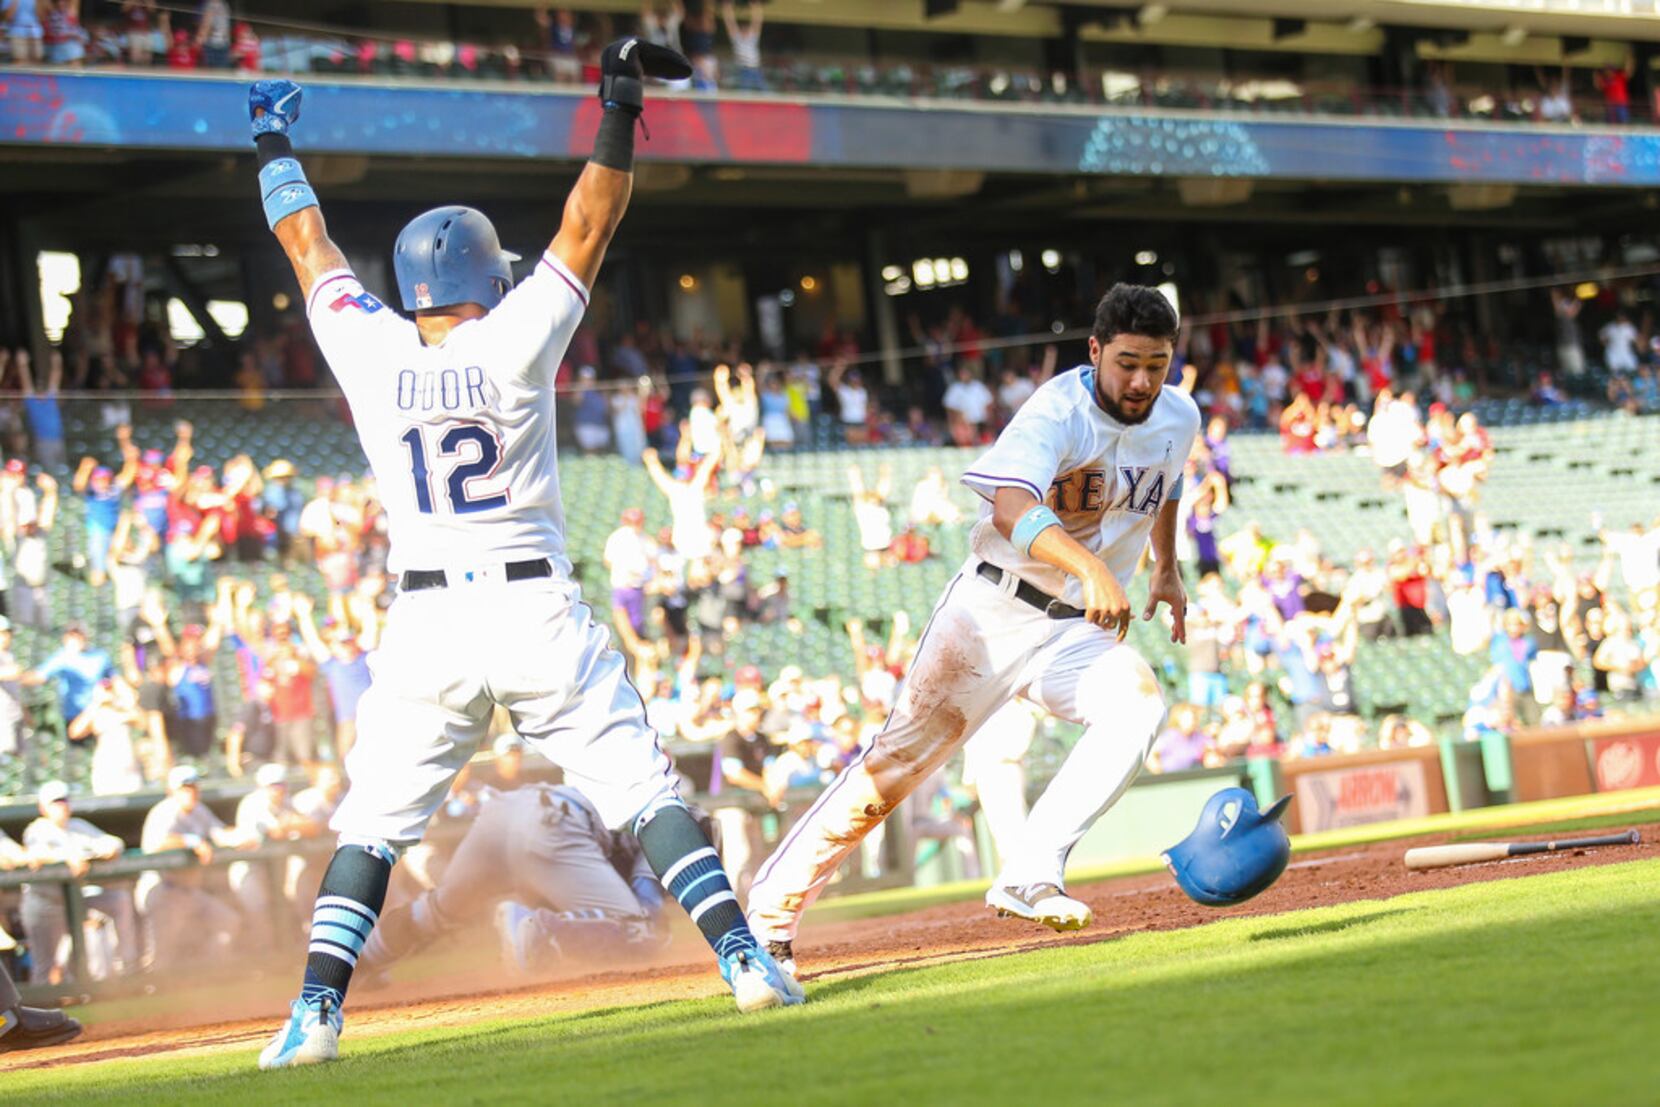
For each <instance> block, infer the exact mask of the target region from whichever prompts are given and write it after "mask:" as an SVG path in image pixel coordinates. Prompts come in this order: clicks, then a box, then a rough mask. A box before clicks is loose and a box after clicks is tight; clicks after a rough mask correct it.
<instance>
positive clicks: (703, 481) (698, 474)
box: [692, 454, 720, 488]
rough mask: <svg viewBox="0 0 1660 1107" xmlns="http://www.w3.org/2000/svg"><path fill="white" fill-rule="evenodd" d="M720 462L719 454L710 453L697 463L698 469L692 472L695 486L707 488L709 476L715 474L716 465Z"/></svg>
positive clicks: (693, 485)
mask: <svg viewBox="0 0 1660 1107" xmlns="http://www.w3.org/2000/svg"><path fill="white" fill-rule="evenodd" d="M719 464H720V455H719V454H710V455H708V456H707V457H705V458H704V459H703V460H702V461H700V462H698V463H697V469H696V470H694V471H693V473H692V487H693V488H707V487H708V486H709V478H710V477H712V476H714V475H715V466H717V465H719Z"/></svg>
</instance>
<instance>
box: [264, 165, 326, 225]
mask: <svg viewBox="0 0 1660 1107" xmlns="http://www.w3.org/2000/svg"><path fill="white" fill-rule="evenodd" d="M259 196H260V202H261V203H262V204H264V206H265V223H266V226H268V227H270V228H271V229H272V230H276V229H277V224H278V223H281V222H282V221H283V220H284V219H287V218H288V217H289V216H290V215H293V214H294V213H295V212H297V211H304V210H305V209H306V208H314V207H316V206H317V193H316V192H314V191H312V188H311V182H310V181H308V180H306V179H305V170H304V169H301V168H300V163H299V162H298V161H297V160H295V159H294V158H278V159H277V160H276V161H273V162H269V163H267V164H266V165H264V166H263V167H261V169H260V171H259Z"/></svg>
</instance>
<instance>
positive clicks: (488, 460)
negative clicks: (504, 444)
mask: <svg viewBox="0 0 1660 1107" xmlns="http://www.w3.org/2000/svg"><path fill="white" fill-rule="evenodd" d="M434 429H435V430H438V431H441V432H442V433H441V434H440V435H439V438H438V456H439V457H443V458H450V457H453V458H461V459H462V460H461V461H459V462H458V463H457V464H456V465H453V466H451V468H450V472H449V476H448V477H447V478H445V480H444V488H445V491H446V492H447V493H448V494H449V500H450V510H451V511H453V512H455V514H457V515H470V514H472V513H473V512H475V511H489V510H491V509H492V508H497V507H506V506H507V493H506V492H505V491H503V492H497V493H495V494H493V495H488V496H480V497H478V498H477V499H474V498H472V497H470V496H469V495H468V494H467V482H469V481H473V480H482V479H483V478H485V477H489V476H491V475H493V474H494V473H495V471H496V466H497V465H500V464H501V439H500V438H498V437H496V433H495V431H493V430H491V429H490V428H489V427H486V426H484V425H483V424H482V423H450V424H448V425H446V426H443V427H436V428H434ZM402 441H403V444H404V445H405V446H408V447H409V471H410V475H411V476H413V477H414V478H415V506H416V507H417V508H419V509H420V512H421V514H422V515H431V514H432V512H433V507H432V470H431V469H429V468H428V467H427V450H426V435H425V433H424V432H423V430H422V428H421V427H419V426H415V427H410V428H409V429H408V430H407V431H405V432H404V435H403V439H402ZM468 455H470V456H468Z"/></svg>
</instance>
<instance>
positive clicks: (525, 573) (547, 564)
mask: <svg viewBox="0 0 1660 1107" xmlns="http://www.w3.org/2000/svg"><path fill="white" fill-rule="evenodd" d="M506 575H507V579H508V580H509V581H515V580H534V579H535V578H537V577H551V576H553V562H551V561H549V560H548V559H547V558H545V557H539V558H537V559H536V560H535V561H509V562H508V563H507V574H506ZM449 586H450V578H449V577H448V576H447V575H446V574H445V572H444V570H442V569H405V570H404V574H403V576H401V577H399V578H398V588H399V589H400V590H401V591H404V592H419V591H421V590H422V589H426V588H448V587H449Z"/></svg>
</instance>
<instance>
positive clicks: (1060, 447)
mask: <svg viewBox="0 0 1660 1107" xmlns="http://www.w3.org/2000/svg"><path fill="white" fill-rule="evenodd" d="M1093 373H1094V371H1093V369H1092V368H1091V367H1089V366H1087V365H1085V366H1080V367H1078V368H1077V369H1075V370H1073V371H1071V372H1068V373H1064V374H1062V375H1060V376H1058V377H1056V378H1054V379H1053V380H1051V381H1049V382H1048V383H1047V384H1045V385H1044V386H1043V387H1041V388H1039V389H1038V390H1037V392H1036V393H1034V394H1033V396H1032V398H1031V399H1030V400H1028V401H1027V402H1026V403H1025V404H1024V405H1022V407H1021V409H1020V411H1019V412H1018V413H1017V414H1016V415H1015V417H1014V419H1013V420H1011V421H1010V423H1009V425H1008V426H1007V427H1006V428H1005V429H1004V431H1003V433H1002V434H1001V435H999V436H998V439H997V442H996V443H995V444H994V445H993V446H992V447H991V449H990V450H988V451H986V453H985V454H984V455H983V456H981V457H980V458H979V459H978V460H977V461H975V463H974V464H973V465H972V466H970V467H969V470H968V471H967V472H966V473H964V474H963V478H962V479H963V483H965V484H967V485H968V486H969V487H970V488H972V489H973V490H974V491H975V492H976V493H978V494H979V495H980V496H981V497H982V498H983V499H984V500H985V503H984V504H982V507H981V513H980V519H979V521H978V522H977V523H976V524H975V526H974V530H973V532H972V534H971V536H970V546H971V549H972V553H971V555H970V557H969V560H968V562H967V563H966V564H965V565H964V566H963V568H962V571H961V572H959V573H958V574H957V576H956V577H955V578H953V580H952V581H951V583H950V585H949V586H948V587H947V588H946V590H945V594H944V595H943V596H942V597H941V598H940V600H939V602H938V604H936V605H935V607H934V613H933V615H932V617H931V618H930V619H929V621H928V626H927V627H926V628H925V629H924V630H923V632H922V639H921V641H920V642H919V643H918V646H917V653H916V658H915V660H914V661H913V662H912V663H911V671H910V673H909V675H908V676H907V677H906V678H905V684H904V687H903V688H902V689H901V691H900V695H899V702H898V703H897V705H896V706H895V708H894V711H893V713H892V714H891V715H890V716H889V718H888V723H887V725H886V726H885V727H884V728H883V730H882V732H881V733H880V734H878V735H877V736H876V738H875V739H874V740H873V741H872V743H871V744H870V746H869V747H867V748H866V750H865V751H864V752H862V753H861V754H860V756H859V758H858V759H857V760H855V761H854V762H853V763H852V764H851V765H849V766H848V768H847V769H846V770H845V771H843V773H842V774H841V776H840V777H838V778H837V779H836V781H835V782H834V783H833V784H831V785H830V787H829V788H828V789H826V790H825V792H824V794H823V795H822V796H820V797H819V799H818V802H817V803H815V804H814V805H813V807H812V808H811V809H810V810H809V811H808V813H807V814H806V815H805V816H804V817H803V818H802V819H801V820H800V821H799V822H798V823H797V824H796V825H795V826H794V827H793V828H791V830H790V832H789V834H788V835H786V836H785V838H784V840H783V841H782V842H781V843H779V846H778V849H777V850H775V851H774V853H773V854H772V856H771V857H769V858H768V859H767V860H766V862H765V863H764V864H763V865H762V866H761V869H760V872H759V874H758V875H757V877H756V881H755V885H754V887H753V888H752V889H751V891H750V898H749V921H750V926H751V928H752V929H754V931H755V932H756V934H757V935H758V936H759V937H761V938H763V939H765V940H768V941H789V940H792V939H793V938H794V937H795V931H796V925H797V922H798V920H799V919H800V916H801V913H802V912H803V911H805V910H806V908H807V907H808V906H809V905H810V904H811V903H812V902H813V900H814V899H815V898H817V896H818V895H819V893H820V892H822V891H823V890H824V888H825V886H826V885H827V884H828V883H829V882H830V878H831V877H832V876H833V875H834V874H835V872H836V869H837V867H838V866H840V865H841V863H842V861H843V860H844V859H845V858H846V857H847V855H848V854H849V853H850V852H851V851H852V850H853V849H854V848H855V847H856V846H857V845H858V843H859V841H860V839H862V838H863V837H864V836H865V835H866V834H867V833H869V831H870V829H871V828H872V827H874V826H875V825H877V824H878V823H880V822H881V821H882V819H883V818H885V817H886V816H887V814H888V813H889V812H890V811H892V810H893V808H894V807H895V806H896V805H897V804H898V803H899V802H900V801H901V800H903V799H904V798H905V797H906V796H908V795H909V794H910V793H911V791H912V789H914V788H915V787H916V786H917V784H919V783H920V782H921V781H922V780H924V779H926V778H927V777H928V775H929V774H930V773H932V772H933V771H934V770H936V769H937V768H939V766H940V765H941V764H943V763H944V762H945V760H946V759H947V758H949V757H950V756H951V754H952V752H953V751H954V750H956V749H957V747H958V746H960V745H961V744H962V742H963V740H964V739H965V738H966V737H967V736H969V735H971V734H973V733H974V732H975V731H976V730H978V729H979V727H980V725H981V724H982V723H983V722H985V721H986V719H987V718H988V717H990V716H991V715H992V713H993V712H995V711H996V710H997V709H998V708H1000V707H1002V706H1003V705H1004V704H1005V703H1006V702H1007V701H1008V700H1009V699H1010V698H1011V697H1013V696H1024V697H1025V698H1027V699H1029V700H1031V701H1032V702H1033V703H1035V704H1037V705H1039V706H1040V707H1042V708H1044V709H1045V710H1047V711H1048V712H1049V713H1050V714H1052V715H1054V716H1056V717H1057V718H1061V719H1067V720H1071V721H1075V722H1080V723H1083V724H1084V725H1085V728H1086V729H1085V731H1084V734H1083V736H1082V737H1081V738H1080V739H1079V740H1078V744H1077V745H1076V746H1075V747H1074V748H1073V749H1072V752H1071V753H1070V754H1069V755H1068V757H1067V760H1066V763H1065V764H1064V765H1063V766H1062V768H1061V772H1060V773H1059V774H1058V775H1057V776H1056V778H1055V780H1054V781H1052V782H1051V783H1050V785H1049V787H1048V789H1047V790H1046V791H1045V792H1044V794H1043V795H1042V796H1041V797H1039V799H1038V801H1037V803H1036V804H1035V805H1034V806H1033V808H1032V812H1031V814H1030V816H1029V817H1028V818H1027V820H1026V826H1025V829H1024V832H1023V835H1022V836H1021V838H1020V842H1019V845H1018V846H1017V847H1016V848H1015V849H1014V850H1012V851H1011V852H1012V854H1013V855H1012V856H1010V857H1008V858H1005V860H1004V864H1003V871H1002V874H1001V875H1000V876H999V882H1000V883H1002V884H1005V885H1014V886H1021V885H1029V884H1040V883H1053V884H1057V885H1058V884H1062V883H1063V880H1062V877H1063V875H1064V870H1065V866H1066V858H1067V855H1068V854H1069V853H1070V852H1071V850H1072V847H1073V846H1075V845H1076V844H1077V843H1078V841H1079V839H1081V838H1082V837H1083V835H1084V832H1085V831H1087V830H1088V829H1089V827H1090V826H1091V825H1092V824H1093V823H1094V822H1095V820H1096V819H1097V818H1098V817H1100V815H1101V813H1102V812H1103V811H1105V810H1106V809H1107V808H1108V807H1110V806H1111V805H1112V804H1113V803H1114V802H1115V801H1116V800H1117V799H1118V797H1119V796H1120V795H1122V794H1123V791H1124V789H1125V788H1126V787H1128V786H1129V783H1130V781H1131V780H1133V779H1134V778H1135V775H1136V773H1137V772H1138V771H1139V770H1140V768H1141V764H1142V760H1143V759H1144V758H1145V757H1146V755H1147V750H1148V749H1149V747H1150V746H1151V745H1152V742H1153V739H1154V737H1155V735H1156V734H1157V732H1158V727H1159V725H1160V723H1161V722H1162V721H1163V719H1164V698H1163V695H1162V694H1161V692H1160V690H1159V683H1158V680H1157V678H1156V677H1155V676H1154V675H1153V670H1152V669H1151V668H1150V667H1149V666H1148V664H1147V662H1146V661H1144V660H1143V659H1142V658H1141V656H1140V655H1139V654H1137V653H1136V651H1135V650H1134V649H1132V648H1130V647H1128V646H1125V645H1122V644H1119V643H1118V641H1117V637H1116V635H1115V634H1114V633H1113V632H1111V631H1108V630H1105V629H1103V628H1101V627H1098V626H1095V625H1094V624H1092V623H1089V622H1086V621H1085V620H1082V619H1077V618H1074V619H1052V618H1050V617H1049V616H1048V615H1047V614H1045V613H1044V612H1043V611H1041V610H1039V609H1038V608H1036V607H1033V606H1031V605H1030V604H1028V603H1026V602H1024V601H1023V600H1021V599H1019V598H1018V597H1017V596H1016V595H1015V591H1016V588H1017V587H1018V585H1019V583H1020V581H1022V580H1024V581H1026V582H1027V583H1029V584H1031V585H1033V586H1035V587H1037V588H1039V589H1041V590H1042V591H1043V592H1045V593H1047V594H1048V595H1049V596H1051V597H1057V598H1060V599H1062V600H1063V601H1065V602H1066V603H1068V604H1071V605H1073V606H1075V607H1076V606H1081V605H1082V602H1083V597H1082V591H1083V588H1082V584H1081V583H1080V582H1079V581H1077V580H1075V579H1073V578H1072V577H1070V576H1068V575H1067V574H1066V573H1064V572H1062V571H1061V570H1059V569H1056V568H1054V567H1052V566H1050V565H1047V564H1044V563H1042V562H1039V561H1036V560H1033V559H1031V558H1029V557H1025V556H1023V555H1022V554H1021V553H1020V552H1019V551H1017V550H1016V549H1015V548H1014V546H1013V545H1011V544H1010V543H1009V541H1008V540H1007V539H1006V538H1004V537H1003V536H1002V535H1001V534H999V533H998V531H997V529H996V527H995V526H994V525H993V523H992V517H991V516H992V512H991V500H992V498H993V497H994V496H995V495H996V491H997V489H999V488H1005V487H1016V488H1025V489H1027V490H1029V491H1030V492H1031V493H1032V494H1033V495H1035V496H1037V497H1039V498H1040V499H1042V500H1044V501H1045V502H1047V503H1048V505H1049V507H1050V508H1051V509H1053V510H1054V511H1055V513H1056V515H1058V516H1059V518H1060V521H1061V525H1062V526H1063V527H1064V528H1065V530H1066V532H1067V533H1068V534H1069V535H1071V536H1072V537H1073V538H1074V539H1076V540H1077V541H1078V542H1079V543H1081V544H1082V545H1083V546H1084V547H1085V548H1086V549H1088V550H1090V551H1091V552H1093V553H1094V554H1095V555H1096V556H1098V557H1099V558H1100V559H1101V560H1102V562H1103V563H1104V564H1105V565H1106V566H1107V567H1108V568H1109V569H1110V570H1111V571H1112V573H1113V575H1114V576H1115V577H1117V578H1118V580H1119V582H1120V583H1121V584H1123V585H1124V586H1125V588H1126V589H1128V586H1129V581H1130V577H1131V575H1132V574H1133V573H1134V572H1135V567H1136V563H1137V561H1138V560H1139V559H1140V556H1141V552H1142V550H1143V549H1144V548H1145V547H1146V545H1147V541H1148V537H1149V535H1150V534H1151V532H1152V528H1153V521H1154V519H1155V518H1156V516H1157V515H1158V512H1159V509H1160V507H1162V506H1163V504H1164V502H1165V500H1166V498H1167V497H1168V496H1169V495H1170V494H1171V492H1172V491H1174V489H1175V487H1176V482H1177V480H1178V478H1180V476H1181V473H1182V466H1183V465H1184V463H1185V462H1186V460H1187V455H1188V452H1189V450H1190V449H1191V448H1192V446H1193V440H1194V438H1195V436H1196V435H1197V434H1198V431H1199V409H1198V407H1197V406H1196V405H1195V404H1194V402H1193V399H1192V398H1191V397H1190V396H1188V395H1187V394H1186V393H1185V392H1182V391H1181V390H1180V389H1177V388H1173V387H1172V388H1165V389H1163V390H1162V391H1161V392H1160V393H1159V396H1158V397H1157V399H1156V400H1155V401H1154V404H1153V410H1152V411H1151V412H1150V413H1149V415H1148V417H1147V419H1146V420H1145V421H1143V422H1142V423H1139V424H1135V425H1125V424H1122V423H1119V422H1118V421H1117V420H1115V419H1113V418H1112V417H1111V416H1109V415H1108V414H1107V413H1106V412H1105V411H1103V410H1102V409H1101V407H1100V406H1099V405H1098V404H1097V403H1096V402H1095V395H1094V376H1093ZM982 562H985V563H989V564H990V565H993V566H996V567H997V568H999V569H1001V570H1003V571H1004V572H1003V573H1002V574H1001V581H1000V582H996V583H994V582H993V581H992V580H989V579H987V578H986V576H984V575H982V574H981V572H980V565H981V563H982Z"/></svg>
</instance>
